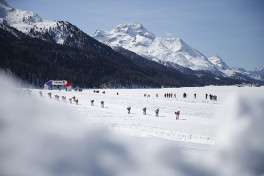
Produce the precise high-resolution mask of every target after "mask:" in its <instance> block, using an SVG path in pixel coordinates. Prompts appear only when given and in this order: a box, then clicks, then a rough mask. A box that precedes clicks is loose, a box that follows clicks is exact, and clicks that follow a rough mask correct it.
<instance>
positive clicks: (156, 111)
mask: <svg viewBox="0 0 264 176" xmlns="http://www.w3.org/2000/svg"><path fill="white" fill-rule="evenodd" d="M127 111H128V114H130V111H131V106H128V107H127ZM142 111H143V115H146V114H147V107H143V108H142ZM154 112H155V116H156V117H158V116H159V108H157V109H155V111H154ZM175 114H176V120H179V118H180V111H176V112H175Z"/></svg>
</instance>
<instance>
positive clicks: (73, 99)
mask: <svg viewBox="0 0 264 176" xmlns="http://www.w3.org/2000/svg"><path fill="white" fill-rule="evenodd" d="M39 94H40V96H42V92H41V91H40V92H39ZM51 95H52V93H50V92H49V93H48V96H49V98H50V99H51V98H52V96H51ZM54 97H55V99H56V100H57V101H59V100H60V96H59V95H54ZM61 99H62V101H63V102H65V103H66V100H67V98H66V96H61ZM69 102H70V103H71V104H72V102H75V103H76V105H78V104H79V100H78V99H77V98H76V97H75V96H73V97H72V98H69Z"/></svg>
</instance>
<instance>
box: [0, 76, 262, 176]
mask: <svg viewBox="0 0 264 176" xmlns="http://www.w3.org/2000/svg"><path fill="white" fill-rule="evenodd" d="M0 81H1V83H2V86H1V87H0V95H1V99H0V175H4V176H13V175H16V176H17V175H19V176H29V175H35V176H62V175H63V176H73V175H74V176H87V175H99V176H119V175H120V176H126V175H131V176H132V175H133V176H134V175H142V176H147V175H166V176H168V175H173V176H175V175H180V176H181V175H183V176H185V175H186V176H187V175H202V176H206V175H208V176H209V175H210V176H214V175H215V176H218V175H219V176H221V175H224V176H225V175H226V176H234V175H240V176H259V175H264V167H263V163H264V147H263V144H264V133H263V132H264V128H263V127H264V109H263V108H264V97H263V94H262V95H257V94H256V93H252V94H251V95H241V94H238V95H235V96H232V97H230V99H229V101H227V104H226V105H224V109H223V110H222V112H223V113H222V114H221V113H220V114H219V120H220V122H219V136H218V145H216V147H217V150H216V151H217V152H215V153H214V154H213V156H211V158H208V157H205V158H201V159H200V161H199V162H191V161H188V160H186V158H185V157H183V156H182V154H181V153H182V151H181V150H184V149H182V148H179V147H177V146H176V145H173V142H165V140H164V142H163V141H160V140H156V139H148V138H136V137H124V136H116V135H114V134H111V132H110V131H108V130H107V129H106V128H104V127H92V126H88V125H87V123H85V122H83V121H82V118H76V117H75V116H76V114H74V113H73V112H72V111H69V110H67V109H65V107H63V106H60V105H56V104H49V103H47V102H45V101H41V100H40V99H36V98H34V97H32V96H29V95H25V94H24V93H23V92H21V91H19V90H18V89H16V88H15V87H14V86H13V83H11V82H10V81H9V80H7V79H6V78H4V77H2V76H1V78H0Z"/></svg>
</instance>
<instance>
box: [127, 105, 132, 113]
mask: <svg viewBox="0 0 264 176" xmlns="http://www.w3.org/2000/svg"><path fill="white" fill-rule="evenodd" d="M130 110H131V106H128V107H127V111H128V114H130Z"/></svg>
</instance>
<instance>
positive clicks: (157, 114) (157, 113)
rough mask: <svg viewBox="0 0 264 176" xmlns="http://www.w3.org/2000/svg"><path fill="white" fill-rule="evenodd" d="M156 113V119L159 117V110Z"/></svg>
mask: <svg viewBox="0 0 264 176" xmlns="http://www.w3.org/2000/svg"><path fill="white" fill-rule="evenodd" d="M155 113H156V117H158V116H159V108H158V109H156V110H155Z"/></svg>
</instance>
